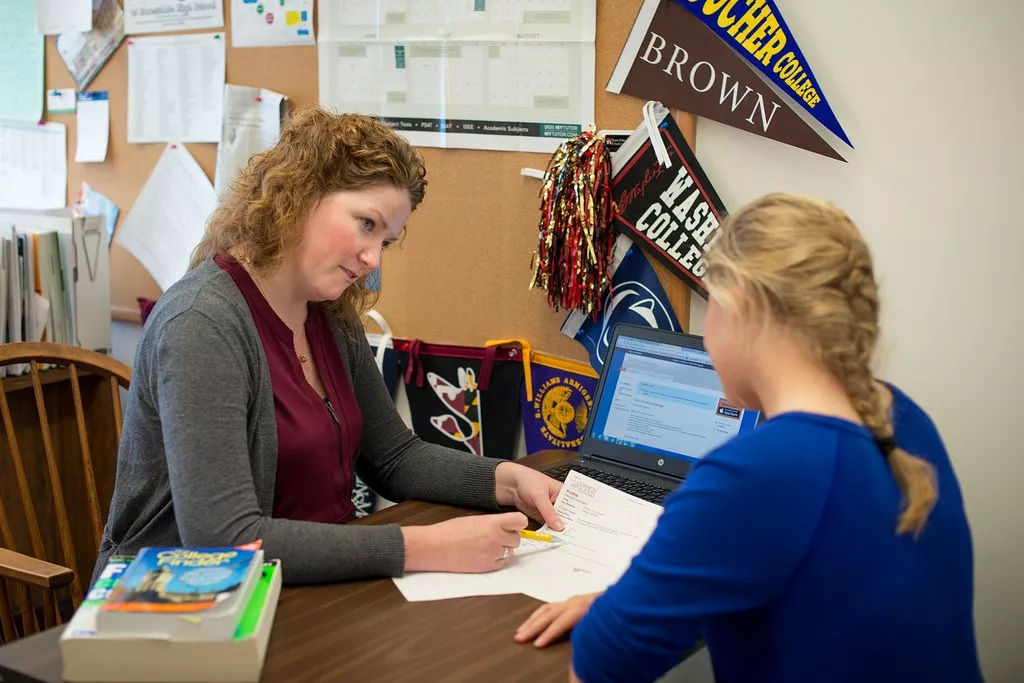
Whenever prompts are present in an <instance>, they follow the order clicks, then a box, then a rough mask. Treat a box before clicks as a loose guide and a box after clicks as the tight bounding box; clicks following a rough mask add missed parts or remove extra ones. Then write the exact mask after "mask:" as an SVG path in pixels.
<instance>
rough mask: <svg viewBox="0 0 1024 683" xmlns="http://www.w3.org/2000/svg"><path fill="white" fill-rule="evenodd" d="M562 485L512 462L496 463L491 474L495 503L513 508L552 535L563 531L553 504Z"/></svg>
mask: <svg viewBox="0 0 1024 683" xmlns="http://www.w3.org/2000/svg"><path fill="white" fill-rule="evenodd" d="M561 489H562V482H560V481H557V480H555V479H552V478H551V477H549V476H547V475H546V474H542V473H540V472H538V471H537V470H535V469H531V468H529V467H524V466H522V465H519V464H517V463H514V462H502V463H498V467H497V469H495V471H494V499H495V500H496V501H498V505H512V506H515V508H516V509H517V510H520V511H522V512H524V513H526V514H527V515H529V516H530V517H532V518H533V519H536V520H538V521H541V522H544V523H545V524H547V525H548V526H549V527H551V528H552V529H554V530H555V531H562V530H563V529H565V524H564V523H562V520H561V518H560V517H559V516H558V513H556V512H555V507H554V502H555V498H557V497H558V492H559V491H560V490H561Z"/></svg>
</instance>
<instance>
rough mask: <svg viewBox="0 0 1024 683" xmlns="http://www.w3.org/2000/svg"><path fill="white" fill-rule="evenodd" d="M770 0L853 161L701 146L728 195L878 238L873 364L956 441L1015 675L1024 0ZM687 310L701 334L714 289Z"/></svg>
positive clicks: (743, 142)
mask: <svg viewBox="0 0 1024 683" xmlns="http://www.w3.org/2000/svg"><path fill="white" fill-rule="evenodd" d="M777 3H778V6H779V9H780V10H781V11H782V13H783V16H784V17H785V18H786V21H787V22H788V23H789V26H790V29H791V30H792V32H793V34H794V35H795V36H796V38H797V40H798V41H799V43H800V46H801V48H802V49H803V51H804V54H805V55H806V56H807V59H808V61H809V62H810V64H811V68H812V69H813V70H814V72H815V75H816V76H817V78H818V81H819V82H820V83H821V86H822V89H823V90H824V92H825V94H826V95H827V97H828V98H829V100H830V102H831V103H832V106H833V109H834V111H835V112H836V114H837V115H838V117H839V120H840V121H841V122H842V124H843V126H844V128H845V129H846V131H847V133H848V134H849V135H850V138H851V139H852V140H853V142H854V144H855V145H856V150H854V151H852V152H850V155H849V157H848V158H849V159H850V163H849V164H841V163H837V162H834V161H832V160H829V159H825V158H820V157H817V156H816V155H813V154H810V153H807V152H803V151H800V150H796V149H793V148H790V147H787V146H785V145H782V144H780V143H776V142H772V141H769V140H764V139H762V138H758V137H756V136H753V135H749V134H745V133H741V132H738V131H736V130H734V129H731V128H727V127H726V126H723V125H721V124H718V123H715V122H708V121H705V120H700V122H699V124H698V127H697V156H698V158H699V159H700V161H701V164H702V165H703V167H704V169H705V170H706V171H707V173H708V176H709V177H710V178H711V180H712V182H714V183H715V187H716V189H717V190H718V192H719V194H721V196H722V199H723V201H725V203H726V206H728V207H732V208H736V207H738V206H739V205H740V204H741V203H743V202H744V201H747V200H750V199H753V198H755V197H757V196H759V195H761V194H764V193H767V192H771V191H776V190H784V191H790V192H799V193H804V194H812V195H816V196H820V197H823V198H826V199H829V200H831V201H833V202H835V203H836V204H838V205H839V206H841V207H842V208H844V209H845V210H846V211H847V212H848V213H849V214H850V216H851V217H852V218H853V219H854V221H856V222H857V224H858V225H859V226H860V228H861V229H862V230H863V232H864V233H865V235H866V236H867V238H868V241H869V242H870V244H871V247H872V250H873V252H874V256H875V262H876V267H877V272H878V274H879V277H880V280H881V283H882V303H883V312H882V327H883V336H882V341H881V346H880V358H879V361H880V362H879V366H878V371H879V374H880V375H882V376H885V377H887V378H889V379H891V380H893V381H894V382H895V383H897V384H898V385H900V386H901V387H902V388H904V389H905V390H906V391H908V392H909V393H910V394H911V395H912V396H913V397H914V398H915V399H916V400H917V401H918V402H919V403H920V404H921V405H922V406H923V407H924V408H925V410H927V411H928V412H929V413H930V414H931V416H932V418H933V419H934V420H935V422H936V424H937V425H938V427H939V430H940V431H941V433H942V436H943V438H944V439H945V441H946V445H947V447H948V449H949V452H950V455H951V457H952V460H953V464H954V467H955V468H956V471H957V474H958V476H959V479H960V484H961V487H962V489H963V494H964V498H965V503H966V506H967V513H968V517H969V519H970V523H971V529H972V532H973V534H974V554H975V577H976V579H975V586H976V588H975V605H976V607H975V615H976V625H977V634H978V644H979V649H980V652H981V657H982V666H983V669H984V672H985V675H986V678H987V680H989V681H1010V680H1014V681H1019V680H1022V679H1021V677H1022V676H1024V651H1022V648H1021V644H1020V642H1019V641H1020V635H1021V634H1022V633H1024V598H1022V595H1024V531H1022V530H1024V496H1022V495H1021V494H1020V491H1021V487H1022V486H1024V457H1022V455H1024V447H1022V445H1021V444H1022V441H1024V433H1022V430H1021V426H1020V425H1021V422H1020V417H1019V411H1020V404H1019V403H1018V401H1019V400H1020V395H1021V389H1022V387H1024V343H1022V342H1024V305H1022V304H1021V301H1020V298H1021V296H1022V295H1024V267H1022V266H1021V261H1020V259H1021V257H1022V255H1024V225H1022V221H1021V218H1020V213H1021V212H1020V208H1019V206H1020V205H1019V204H1018V202H1019V201H1020V198H1021V194H1022V193H1024V173H1022V170H1021V163H1022V160H1021V155H1022V153H1024V144H1022V142H1024V134H1022V132H1021V130H1022V128H1021V107H1022V104H1024V96H1022V90H1021V73H1020V70H1021V68H1022V67H1024V45H1022V43H1021V41H1020V36H1019V32H1020V27H1021V25H1022V23H1024V3H1020V2H1019V1H1015V0H988V1H985V2H978V3H964V2H954V1H953V0H931V1H930V2H926V1H925V0H902V1H901V2H892V1H891V0H857V1H856V2H851V1H850V0H819V1H817V2H799V1H798V0H777ZM982 8H984V9H982ZM693 309H694V310H693V312H692V313H693V318H694V320H693V322H694V324H695V325H694V329H695V330H697V331H698V332H699V331H700V330H702V329H703V312H704V306H703V301H697V302H696V303H695V305H694V306H693ZM940 495H941V494H940ZM936 599H938V600H941V599H942V598H941V596H936Z"/></svg>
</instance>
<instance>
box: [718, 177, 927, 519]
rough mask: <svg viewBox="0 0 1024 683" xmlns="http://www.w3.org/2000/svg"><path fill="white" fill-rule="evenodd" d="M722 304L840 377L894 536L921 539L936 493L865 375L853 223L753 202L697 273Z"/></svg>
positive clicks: (866, 290)
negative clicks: (862, 427)
mask: <svg viewBox="0 0 1024 683" xmlns="http://www.w3.org/2000/svg"><path fill="white" fill-rule="evenodd" d="M705 280H706V282H707V285H708V288H709V290H710V291H711V293H712V296H714V297H715V298H716V300H719V301H720V302H721V303H722V305H724V306H726V307H732V308H734V309H736V308H743V307H751V308H754V309H757V310H760V311H764V312H766V313H767V314H768V316H769V317H770V318H771V319H773V320H774V321H777V322H779V323H781V324H784V325H786V326H788V327H790V328H791V329H794V330H797V331H799V332H801V333H802V336H803V337H804V338H806V340H807V341H808V342H809V343H810V345H811V347H812V348H813V349H814V351H815V353H816V354H817V356H818V358H819V360H820V361H821V362H822V364H823V365H824V366H825V367H826V368H827V369H828V370H829V371H830V372H831V373H832V374H833V375H834V376H835V377H836V378H837V379H838V380H839V381H840V383H841V384H842V385H843V388H844V389H845V390H846V393H847V395H848V396H849V398H850V401H851V403H852V404H853V407H854V409H855V410H856V411H857V413H858V415H860V417H861V419H862V420H863V421H864V423H865V424H866V425H867V427H868V428H869V429H870V430H871V432H872V434H873V435H874V437H875V440H876V442H877V443H878V445H879V448H880V449H881V450H882V452H883V453H884V454H885V457H886V460H887V462H888V464H889V468H890V469H891V471H892V473H893V477H894V478H895V479H896V482H897V484H898V485H899V487H900V491H901V492H902V494H903V509H902V510H901V512H900V516H899V520H898V522H897V525H896V531H897V533H900V534H903V533H908V532H912V533H914V534H918V533H920V531H921V529H922V528H923V527H924V524H925V521H926V520H927V518H928V514H929V513H930V512H931V509H932V507H934V505H935V500H936V498H937V496H938V487H937V484H936V477H935V470H934V468H933V467H932V466H931V464H929V463H928V462H927V461H926V460H924V459H922V458H919V457H917V456H914V455H911V454H910V453H907V452H906V451H905V450H903V449H902V448H899V447H897V446H896V443H895V441H894V440H893V425H892V419H891V416H890V404H891V396H890V394H889V392H888V390H886V389H885V388H884V387H883V386H882V385H880V384H879V383H878V382H876V381H875V379H874V376H873V374H872V370H871V367H872V358H873V356H874V350H875V343H876V341H877V339H878V332H879V329H878V308H879V302H878V287H877V284H876V283H875V278H874V270H873V268H872V264H871V254H870V252H869V251H868V248H867V245H866V244H865V243H864V240H863V238H862V237H861V235H860V232H859V231H858V230H857V228H856V226H855V225H854V224H853V222H852V221H851V220H850V219H849V218H848V217H847V216H846V214H844V213H843V212H842V211H840V210H839V209H838V208H836V207H835V206H832V205H831V204H828V203H826V202H822V201H818V200H815V199H810V198H806V197H797V196H793V195H786V194H772V195H768V196H766V197H762V198H761V199H758V200H756V201H754V202H752V203H750V204H748V205H747V206H745V207H743V208H742V209H740V211H738V212H736V213H734V214H731V215H730V216H729V217H728V218H727V219H726V220H725V221H724V222H723V224H722V227H721V228H720V229H719V236H718V239H717V241H716V242H715V246H714V248H713V249H712V251H711V254H710V257H709V268H708V272H707V275H706V276H705Z"/></svg>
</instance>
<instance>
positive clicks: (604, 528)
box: [393, 472, 662, 602]
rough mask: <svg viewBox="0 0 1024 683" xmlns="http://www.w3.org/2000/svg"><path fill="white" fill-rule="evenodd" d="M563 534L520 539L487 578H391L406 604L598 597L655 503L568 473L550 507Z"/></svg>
mask: <svg viewBox="0 0 1024 683" xmlns="http://www.w3.org/2000/svg"><path fill="white" fill-rule="evenodd" d="M555 510H556V511H557V512H558V514H559V516H560V517H561V518H562V521H563V522H565V531H562V532H556V531H552V530H551V529H549V528H548V527H546V526H545V527H544V528H543V529H542V531H546V532H549V533H551V534H552V536H553V538H554V541H553V542H551V543H544V542H542V541H532V540H528V539H523V541H522V543H521V544H520V546H519V547H518V548H517V549H516V551H515V554H514V555H513V556H512V557H511V559H509V560H508V561H507V562H506V564H505V567H504V568H502V569H500V570H498V571H496V572H491V573H488V574H456V573H450V572H422V573H411V574H407V575H405V576H403V577H401V578H396V579H393V580H394V582H395V585H396V586H397V587H398V589H399V590H400V591H401V592H402V595H403V596H405V599H406V600H409V601H410V602H415V601H420V600H441V599H444V598H460V597H467V596H471V595H500V594H503V593H525V594H526V595H529V596H531V597H534V598H537V599H538V600H543V601H545V602H558V601H561V600H566V599H568V598H570V597H572V596H573V595H579V594H581V593H593V592H596V591H602V590H604V589H605V588H607V587H608V586H610V585H611V584H612V583H614V582H615V581H616V580H618V578H619V577H620V576H622V574H623V573H624V572H625V571H626V569H627V568H628V567H629V563H630V561H631V560H632V559H633V557H634V556H635V555H636V554H637V553H638V552H640V549H641V548H642V547H643V545H644V543H646V542H647V539H648V538H649V537H650V535H651V533H652V532H653V531H654V527H655V525H656V524H657V522H658V517H659V516H660V515H661V511H662V508H661V506H660V505H655V504H654V503H649V502H647V501H645V500H640V499H639V498H636V497H634V496H631V495H629V494H627V493H624V492H622V491H619V490H618V489H615V488H612V487H611V486H608V485H607V484H602V483H601V482H599V481H597V480H595V479H591V478H589V477H585V476H583V475H582V474H580V473H579V472H570V473H569V476H568V477H566V479H565V483H564V484H563V485H562V490H561V492H560V493H559V494H558V499H557V500H556V501H555Z"/></svg>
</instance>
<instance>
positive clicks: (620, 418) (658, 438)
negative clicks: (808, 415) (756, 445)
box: [584, 325, 758, 476]
mask: <svg viewBox="0 0 1024 683" xmlns="http://www.w3.org/2000/svg"><path fill="white" fill-rule="evenodd" d="M757 418H758V413H757V412H756V411H751V410H743V409H741V408H740V407H738V406H736V405H734V404H733V403H731V402H730V401H729V400H728V399H726V398H725V394H724V392H723V389H722V381H721V379H720V378H719V377H718V373H717V372H715V370H714V368H712V366H711V357H710V356H709V355H708V353H707V351H705V350H704V348H703V343H702V340H701V338H700V337H696V336H693V335H687V334H682V333H676V332H666V331H664V330H651V329H645V328H639V327H633V326H625V325H620V326H619V327H617V328H616V330H615V333H614V336H613V339H612V341H611V343H610V344H609V348H608V355H607V357H606V359H605V363H604V369H603V373H602V376H601V384H600V386H599V387H598V392H597V398H596V401H595V406H594V415H593V419H592V420H591V424H590V425H589V429H588V433H587V435H586V440H587V443H585V444H584V446H585V447H589V451H585V452H590V453H592V454H598V455H603V456H605V457H611V458H612V459H616V460H622V461H624V462H627V463H630V464H633V465H639V466H642V467H646V468H648V469H652V470H657V471H660V472H665V473H667V474H676V475H679V476H682V475H684V474H685V473H686V471H687V470H688V469H689V468H690V466H691V465H692V464H693V463H694V462H696V461H697V460H699V459H700V458H702V457H704V456H705V455H706V454H707V453H709V452H710V451H711V450H713V449H714V448H716V447H717V446H720V445H721V444H723V443H725V442H726V441H728V440H729V439H731V438H732V437H734V436H736V435H737V434H739V433H741V432H746V431H749V430H751V429H753V428H754V425H755V424H756V423H757Z"/></svg>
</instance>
